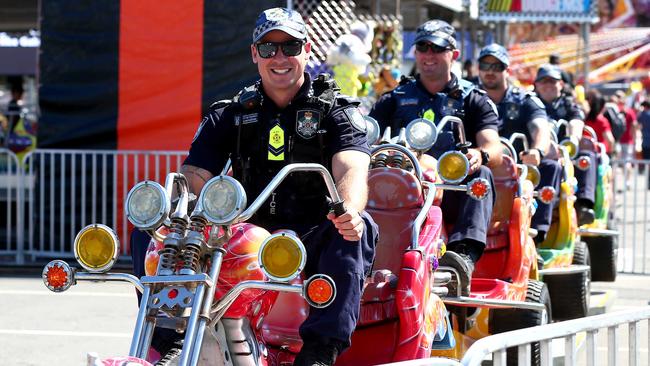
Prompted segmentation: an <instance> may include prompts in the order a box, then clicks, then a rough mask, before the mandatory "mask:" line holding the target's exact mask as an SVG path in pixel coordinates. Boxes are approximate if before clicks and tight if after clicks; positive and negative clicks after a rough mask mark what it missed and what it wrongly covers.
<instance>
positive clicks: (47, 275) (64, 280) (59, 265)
mask: <svg viewBox="0 0 650 366" xmlns="http://www.w3.org/2000/svg"><path fill="white" fill-rule="evenodd" d="M42 276H43V283H44V284H45V287H47V288H48V289H49V290H50V291H53V292H63V291H65V290H67V289H69V288H70V286H72V284H73V283H74V272H73V271H72V268H70V265H69V264H68V263H66V262H64V261H62V260H54V261H51V262H50V263H48V264H46V265H45V268H43V274H42Z"/></svg>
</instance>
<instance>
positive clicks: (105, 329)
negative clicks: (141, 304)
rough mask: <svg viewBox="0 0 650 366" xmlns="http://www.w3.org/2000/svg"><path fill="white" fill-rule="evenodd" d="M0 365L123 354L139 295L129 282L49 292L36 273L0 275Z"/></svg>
mask: <svg viewBox="0 0 650 366" xmlns="http://www.w3.org/2000/svg"><path fill="white" fill-rule="evenodd" d="M0 309H1V310H0V349H2V350H1V351H0V365H16V366H19V365H20V366H27V365H30V366H32V365H34V366H35V365H39V366H41V365H42V366H46V365H47V366H63V365H85V359H86V353H87V352H88V351H94V352H97V353H99V355H100V356H103V357H107V356H119V355H127V354H128V351H129V345H130V343H131V334H132V330H133V325H134V324H135V318H136V312H137V310H138V309H137V299H136V296H135V290H134V289H133V287H132V286H131V285H128V284H121V283H88V282H80V283H79V284H78V285H76V286H73V287H72V288H70V290H68V291H67V292H64V293H59V294H56V293H53V292H51V291H49V290H48V289H47V288H45V286H44V285H43V283H42V281H41V279H40V277H35V276H32V277H22V278H21V277H8V276H7V275H6V274H5V275H4V277H0Z"/></svg>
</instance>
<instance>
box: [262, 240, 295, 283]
mask: <svg viewBox="0 0 650 366" xmlns="http://www.w3.org/2000/svg"><path fill="white" fill-rule="evenodd" d="M305 261H306V255H305V247H304V246H303V244H302V242H301V241H300V239H298V238H296V237H295V236H293V235H290V234H288V233H279V234H274V235H271V236H270V237H269V238H268V239H266V240H265V241H264V243H262V246H261V248H260V255H259V262H260V267H261V268H262V270H263V271H264V272H265V273H266V275H267V276H268V277H269V278H271V279H273V280H276V281H290V280H292V279H294V278H295V277H296V276H298V275H299V274H300V272H301V271H302V269H303V267H304V266H305Z"/></svg>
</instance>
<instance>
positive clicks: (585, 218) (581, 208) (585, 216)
mask: <svg viewBox="0 0 650 366" xmlns="http://www.w3.org/2000/svg"><path fill="white" fill-rule="evenodd" d="M591 206H592V205H591V204H590V202H589V201H587V200H584V199H582V200H577V201H576V203H575V205H574V208H575V210H576V216H578V226H582V225H587V224H591V223H592V222H594V220H595V219H596V214H595V213H594V210H593V209H592V208H591Z"/></svg>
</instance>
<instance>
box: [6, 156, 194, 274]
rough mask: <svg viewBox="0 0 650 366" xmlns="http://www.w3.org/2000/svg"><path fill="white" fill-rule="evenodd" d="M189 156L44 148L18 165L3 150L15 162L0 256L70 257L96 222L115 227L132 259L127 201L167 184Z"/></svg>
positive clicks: (8, 187) (17, 258) (8, 182)
mask: <svg viewBox="0 0 650 366" xmlns="http://www.w3.org/2000/svg"><path fill="white" fill-rule="evenodd" d="M186 154H187V152H185V151H182V152H169V151H114V150H58V149H56V150H47V149H44V150H35V151H33V152H31V153H29V154H28V155H26V156H25V159H24V160H23V162H22V163H21V164H18V163H17V159H15V155H13V153H11V152H10V151H3V150H0V157H3V156H5V155H6V156H8V157H9V158H7V159H5V160H7V161H10V162H11V163H10V164H8V165H7V168H6V169H4V170H0V174H3V176H2V179H1V181H2V185H0V195H2V197H6V199H7V203H6V211H7V212H6V213H7V214H6V227H1V226H0V227H1V228H2V230H5V231H6V235H3V236H2V239H0V254H9V255H15V259H14V262H15V263H16V264H22V263H23V262H24V261H25V260H29V261H32V262H33V261H35V260H37V259H38V258H52V257H57V258H70V257H72V255H73V254H72V243H73V242H74V238H75V236H76V234H77V232H78V231H79V230H80V229H81V228H83V227H84V226H85V225H88V224H91V223H96V222H99V223H104V224H106V225H108V226H110V227H111V228H113V229H114V230H115V231H116V232H117V234H118V237H119V239H120V243H121V244H120V245H121V247H120V254H121V255H126V254H128V252H129V250H128V232H129V229H130V225H129V224H128V222H127V219H126V216H125V215H124V213H123V211H122V209H123V208H122V202H124V199H125V198H126V195H127V193H128V191H129V189H130V188H131V187H132V186H133V185H134V184H135V183H137V182H139V181H141V180H144V179H150V180H155V181H157V182H160V183H161V184H164V180H165V176H166V175H167V173H168V172H170V171H178V169H179V168H180V165H181V164H182V162H183V159H184V157H185V156H186ZM14 167H15V169H14ZM5 238H6V239H5ZM10 259H11V258H10Z"/></svg>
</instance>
